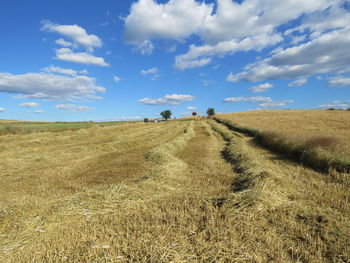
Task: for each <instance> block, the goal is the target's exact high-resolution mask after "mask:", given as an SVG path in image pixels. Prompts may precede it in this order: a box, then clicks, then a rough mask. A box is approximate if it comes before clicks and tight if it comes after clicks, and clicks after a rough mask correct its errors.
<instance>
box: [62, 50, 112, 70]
mask: <svg viewBox="0 0 350 263" xmlns="http://www.w3.org/2000/svg"><path fill="white" fill-rule="evenodd" d="M56 59H59V60H63V61H69V62H74V63H79V64H86V65H95V66H101V67H106V66H109V64H107V63H106V62H105V61H104V59H103V58H101V57H95V56H94V55H92V54H90V53H87V52H77V53H74V52H73V51H72V50H71V49H69V48H60V49H57V50H56Z"/></svg>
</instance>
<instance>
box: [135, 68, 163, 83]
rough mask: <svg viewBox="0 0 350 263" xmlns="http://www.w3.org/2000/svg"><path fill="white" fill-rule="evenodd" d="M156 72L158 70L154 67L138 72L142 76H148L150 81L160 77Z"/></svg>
mask: <svg viewBox="0 0 350 263" xmlns="http://www.w3.org/2000/svg"><path fill="white" fill-rule="evenodd" d="M158 72H159V69H158V68H156V67H154V68H150V69H143V70H141V71H140V73H141V74H142V75H144V76H147V75H150V76H151V80H156V79H157V78H159V77H160V74H159V73H158Z"/></svg>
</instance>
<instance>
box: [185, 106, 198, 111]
mask: <svg viewBox="0 0 350 263" xmlns="http://www.w3.org/2000/svg"><path fill="white" fill-rule="evenodd" d="M196 109H197V107H193V106H188V107H187V108H186V110H196Z"/></svg>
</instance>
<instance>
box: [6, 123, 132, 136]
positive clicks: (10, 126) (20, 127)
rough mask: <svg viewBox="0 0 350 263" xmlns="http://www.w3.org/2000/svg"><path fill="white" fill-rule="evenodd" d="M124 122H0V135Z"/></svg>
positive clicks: (53, 130)
mask: <svg viewBox="0 0 350 263" xmlns="http://www.w3.org/2000/svg"><path fill="white" fill-rule="evenodd" d="M125 123H126V122H3V123H1V122H0V135H7V134H27V133H33V132H59V131H66V130H79V129H83V128H89V127H94V126H100V127H104V126H112V125H119V124H125ZM130 123H131V122H130Z"/></svg>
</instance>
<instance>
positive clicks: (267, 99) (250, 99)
mask: <svg viewBox="0 0 350 263" xmlns="http://www.w3.org/2000/svg"><path fill="white" fill-rule="evenodd" d="M241 101H246V102H253V103H255V102H264V103H268V102H273V99H271V98H270V97H259V96H257V97H231V98H225V99H224V102H241Z"/></svg>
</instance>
